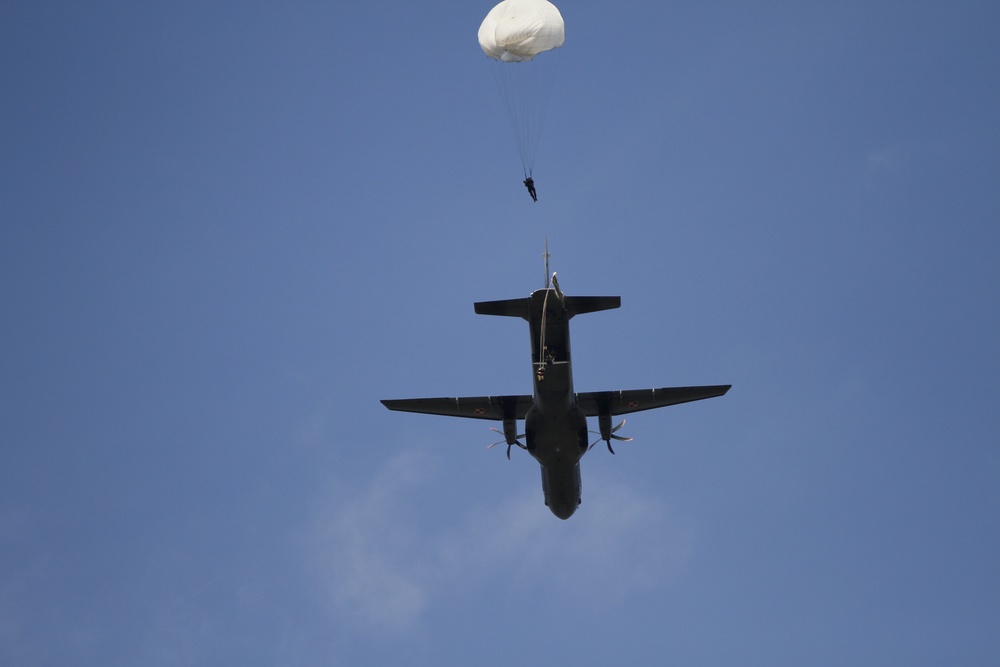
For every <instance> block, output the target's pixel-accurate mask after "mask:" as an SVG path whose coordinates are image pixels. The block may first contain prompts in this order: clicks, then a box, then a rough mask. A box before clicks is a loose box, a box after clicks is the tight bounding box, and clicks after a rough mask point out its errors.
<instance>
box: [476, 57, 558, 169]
mask: <svg viewBox="0 0 1000 667" xmlns="http://www.w3.org/2000/svg"><path fill="white" fill-rule="evenodd" d="M559 60H560V58H559V57H558V54H557V53H552V52H548V53H545V54H542V57H539V58H536V59H534V60H531V61H525V62H500V61H497V60H493V61H491V62H490V63H489V64H490V68H491V69H492V70H493V80H494V81H495V82H496V85H497V89H498V90H499V91H500V97H502V98H503V104H504V106H505V107H506V108H507V114H508V119H509V121H510V126H511V130H512V131H513V132H514V141H515V145H516V146H517V153H518V156H519V157H520V158H521V167H522V168H523V169H524V173H525V177H526V178H527V177H528V176H531V175H532V171H533V168H534V165H535V156H536V154H537V152H538V144H539V140H540V138H541V135H542V129H543V127H544V125H545V119H546V116H547V115H548V108H549V102H550V100H551V97H552V89H553V87H554V84H555V78H556V69H557V67H558V62H559Z"/></svg>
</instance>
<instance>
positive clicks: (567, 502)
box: [382, 253, 731, 519]
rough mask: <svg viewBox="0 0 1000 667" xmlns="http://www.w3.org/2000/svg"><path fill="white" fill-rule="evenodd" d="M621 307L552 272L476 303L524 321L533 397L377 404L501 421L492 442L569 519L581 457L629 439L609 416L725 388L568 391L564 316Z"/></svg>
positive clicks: (576, 498)
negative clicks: (527, 465)
mask: <svg viewBox="0 0 1000 667" xmlns="http://www.w3.org/2000/svg"><path fill="white" fill-rule="evenodd" d="M546 254H547V253H546ZM546 275H548V266H546ZM546 282H547V283H548V281H546ZM619 306H621V297H617V296H565V295H564V294H563V293H562V291H561V290H560V289H559V283H558V282H557V281H556V274H554V273H553V274H552V281H551V283H549V284H547V285H546V287H545V289H540V290H536V291H535V292H532V294H531V296H529V297H528V298H526V299H509V300H504V301H481V302H478V303H476V304H475V307H476V312H477V313H479V314H481V315H503V316H506V317H521V318H523V319H525V320H527V321H528V325H529V327H530V329H531V364H532V370H533V373H532V375H533V379H534V388H535V391H534V395H533V396H473V397H468V398H411V399H401V400H387V401H382V404H383V405H385V407H387V408H389V409H390V410H401V411H404V412H421V413H425V414H433V415H445V416H448V417H470V418H472V419H491V420H494V421H501V422H503V436H504V440H502V441H501V442H498V443H494V444H501V443H506V444H507V458H510V448H511V447H513V446H514V445H517V446H518V447H520V448H521V449H525V450H527V451H528V453H529V454H531V455H532V456H533V457H534V458H535V460H537V461H538V462H539V463H540V464H541V467H542V491H543V493H544V494H545V504H546V505H547V506H548V508H549V509H550V510H551V511H552V513H553V514H555V515H556V516H557V517H559V518H560V519H568V518H569V517H570V516H572V515H573V513H574V512H575V511H576V508H577V507H578V506H579V505H580V500H581V498H580V491H581V482H580V459H581V458H583V455H584V454H586V453H587V451H588V450H589V449H590V448H591V447H593V446H594V445H595V444H597V443H598V442H600V441H601V440H603V441H605V442H606V443H607V445H608V449H609V450H610V451H611V453H612V454H614V453H615V452H614V450H613V449H612V448H611V441H612V440H623V441H627V440H631V438H623V437H622V436H620V435H617V434H616V431H618V429H620V428H621V427H622V425H623V424H624V423H625V420H624V419H623V420H622V422H621V423H620V424H618V425H617V426H615V427H614V428H612V426H611V418H612V417H613V416H616V415H624V414H628V413H630V412H639V411H640V410H651V409H653V408H662V407H665V406H668V405H677V404H679V403H687V402H690V401H699V400H701V399H704V398H714V397H716V396H722V395H723V394H725V393H726V392H727V391H729V388H730V386H731V385H728V384H726V385H712V386H704V387H667V388H665V389H633V390H626V391H597V392H585V393H580V394H577V393H574V391H573V369H572V365H571V363H570V359H571V358H570V350H569V321H570V319H571V318H572V317H573V316H575V315H581V314H583V313H592V312H595V311H598V310H609V309H611V308H618V307H619ZM587 417H597V423H598V426H599V428H600V436H601V437H600V439H599V440H595V441H594V442H593V443H590V436H589V435H588V433H589V431H588V430H587ZM519 419H523V420H524V434H522V435H518V433H517V420H519ZM494 430H496V429H494ZM498 432H499V431H498ZM521 438H524V442H523V443H522V442H521V440H520V439H521ZM490 446H491V447H492V446H493V445H490Z"/></svg>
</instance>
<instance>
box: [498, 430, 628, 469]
mask: <svg viewBox="0 0 1000 667" xmlns="http://www.w3.org/2000/svg"><path fill="white" fill-rule="evenodd" d="M490 430H491V431H496V432H497V433H499V434H500V435H503V436H504V439H503V440H498V441H497V442H494V443H493V444H492V445H488V446H487V447H486V449H493V448H494V447H496V446H497V445H502V444H504V443H506V444H507V460H508V461H509V460H510V448H511V447H513V446H514V445H517V446H518V447H520V448H521V449H525V450H526V449H528V448H527V446H525V445H524V444H523V443H522V442H521V441H520V440H518V438H523V437H524V434H523V433H520V434H518V435H516V436H514V440H513V442H510V441H508V440H507V436H506V435H504V432H503V431H501V430H500V429H498V428H493V427H490ZM615 437H617V436H615Z"/></svg>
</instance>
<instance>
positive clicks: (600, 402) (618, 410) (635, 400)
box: [576, 384, 732, 417]
mask: <svg viewBox="0 0 1000 667" xmlns="http://www.w3.org/2000/svg"><path fill="white" fill-rule="evenodd" d="M731 386H732V385H729V384H718V385H710V386H704V387H664V388H663V389H628V390H625V391H594V392H585V393H580V394H577V395H576V401H577V403H578V404H579V405H580V407H581V408H583V411H584V412H585V413H586V414H587V416H588V417H597V416H599V415H600V414H601V413H602V412H604V413H606V414H611V415H627V414H628V413H630V412H639V411H640V410H652V409H653V408H664V407H667V406H668V405H678V404H679V403H689V402H691V401H700V400H702V399H705V398H715V397H716V396H722V395H723V394H725V393H726V392H727V391H729V388H730V387H731Z"/></svg>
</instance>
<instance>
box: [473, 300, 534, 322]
mask: <svg viewBox="0 0 1000 667" xmlns="http://www.w3.org/2000/svg"><path fill="white" fill-rule="evenodd" d="M475 306H476V313H477V314H478V315H502V316H504V317H523V318H524V319H528V314H529V313H530V312H531V299H504V300H503V301H477V302H476V304H475Z"/></svg>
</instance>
